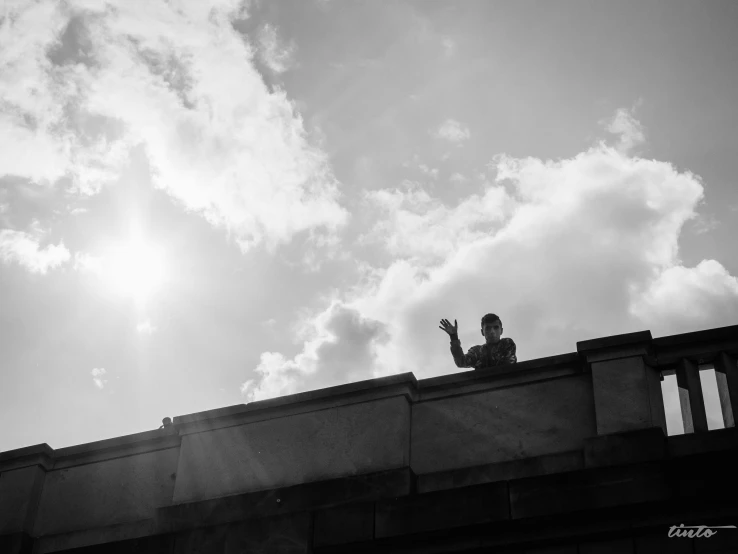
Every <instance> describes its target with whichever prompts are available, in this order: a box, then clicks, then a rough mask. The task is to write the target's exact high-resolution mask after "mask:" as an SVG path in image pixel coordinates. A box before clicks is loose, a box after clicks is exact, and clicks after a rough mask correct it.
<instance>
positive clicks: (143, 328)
mask: <svg viewBox="0 0 738 554" xmlns="http://www.w3.org/2000/svg"><path fill="white" fill-rule="evenodd" d="M156 329H157V328H156V327H154V326H153V325H152V324H151V321H149V320H148V319H147V320H146V321H142V322H141V323H139V324H138V325H136V331H137V332H138V333H141V334H146V335H153V334H154V331H156Z"/></svg>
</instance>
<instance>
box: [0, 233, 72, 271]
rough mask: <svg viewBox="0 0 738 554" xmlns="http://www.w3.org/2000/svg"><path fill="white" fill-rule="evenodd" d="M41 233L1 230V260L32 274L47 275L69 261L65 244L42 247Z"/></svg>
mask: <svg viewBox="0 0 738 554" xmlns="http://www.w3.org/2000/svg"><path fill="white" fill-rule="evenodd" d="M39 235H40V233H38V232H35V233H33V234H32V233H27V232H24V231H15V230H12V229H3V230H0V260H2V261H3V262H4V263H7V264H10V263H17V264H19V265H21V266H23V267H25V268H26V269H27V270H28V271H30V272H31V273H41V274H45V273H46V272H47V271H48V270H49V269H54V268H57V267H59V266H60V265H62V264H64V263H65V262H67V261H69V258H70V254H69V250H67V248H66V246H64V243H63V242H60V243H59V244H49V245H47V246H46V247H44V248H41V246H40V237H39Z"/></svg>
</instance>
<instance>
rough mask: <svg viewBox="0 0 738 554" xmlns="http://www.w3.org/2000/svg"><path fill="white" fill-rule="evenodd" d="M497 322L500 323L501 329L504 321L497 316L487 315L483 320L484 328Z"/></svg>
mask: <svg viewBox="0 0 738 554" xmlns="http://www.w3.org/2000/svg"><path fill="white" fill-rule="evenodd" d="M495 321H499V322H500V327H502V320H501V319H500V318H499V317H498V316H497V315H495V314H487V315H485V316H484V317H483V318H482V328H484V324H485V323H494V322H495Z"/></svg>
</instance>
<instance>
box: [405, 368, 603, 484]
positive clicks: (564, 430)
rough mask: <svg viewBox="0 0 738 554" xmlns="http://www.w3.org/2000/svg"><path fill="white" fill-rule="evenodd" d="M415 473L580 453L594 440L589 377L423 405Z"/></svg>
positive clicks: (418, 411)
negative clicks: (592, 437)
mask: <svg viewBox="0 0 738 554" xmlns="http://www.w3.org/2000/svg"><path fill="white" fill-rule="evenodd" d="M412 425H413V428H412V460H411V464H410V466H411V468H412V469H413V471H414V472H415V473H417V474H419V475H422V474H424V473H430V472H435V471H444V470H449V469H456V468H462V467H467V466H476V465H481V464H488V463H496V462H504V461H509V460H519V459H522V458H528V457H531V456H542V455H544V454H552V453H555V452H566V451H571V450H577V449H581V448H582V445H583V441H584V439H585V438H587V437H591V436H592V435H594V434H595V415H594V404H593V402H592V383H591V378H590V376H589V375H587V374H580V375H575V376H568V377H561V378H558V379H551V380H547V381H539V382H537V383H526V384H524V385H520V386H513V387H507V388H504V389H496V390H489V391H485V392H478V393H475V394H468V395H462V396H454V397H451V398H444V399H440V400H432V401H427V402H420V403H417V404H415V405H414V406H413V421H412Z"/></svg>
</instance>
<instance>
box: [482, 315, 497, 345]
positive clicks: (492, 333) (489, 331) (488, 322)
mask: <svg viewBox="0 0 738 554" xmlns="http://www.w3.org/2000/svg"><path fill="white" fill-rule="evenodd" d="M482 336H484V338H485V339H486V340H487V344H494V343H496V342H500V337H501V336H502V321H500V318H499V317H497V316H496V315H495V314H487V315H485V316H484V317H483V318H482Z"/></svg>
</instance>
